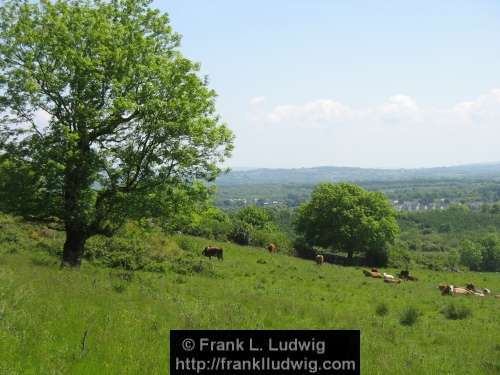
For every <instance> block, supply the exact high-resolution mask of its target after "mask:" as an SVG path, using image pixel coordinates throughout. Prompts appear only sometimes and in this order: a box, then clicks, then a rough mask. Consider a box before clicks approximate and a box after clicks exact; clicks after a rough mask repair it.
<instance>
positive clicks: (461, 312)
mask: <svg viewBox="0 0 500 375" xmlns="http://www.w3.org/2000/svg"><path fill="white" fill-rule="evenodd" d="M441 313H442V314H443V315H444V316H445V317H446V319H450V320H462V319H466V318H468V317H469V316H472V310H471V309H470V308H468V307H467V306H464V305H456V304H454V303H450V304H448V305H446V306H445V307H444V308H443V309H442V310H441Z"/></svg>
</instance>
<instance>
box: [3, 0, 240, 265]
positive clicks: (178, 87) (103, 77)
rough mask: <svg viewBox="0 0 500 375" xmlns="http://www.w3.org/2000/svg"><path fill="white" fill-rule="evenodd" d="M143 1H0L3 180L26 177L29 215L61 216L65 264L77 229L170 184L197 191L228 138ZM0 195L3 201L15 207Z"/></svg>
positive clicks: (157, 195)
mask: <svg viewBox="0 0 500 375" xmlns="http://www.w3.org/2000/svg"><path fill="white" fill-rule="evenodd" d="M149 5H150V1H149V0H111V1H101V0H72V1H62V0H58V1H47V0H41V1H39V2H26V1H21V0H8V1H5V2H4V3H3V5H2V7H1V8H0V111H1V112H2V113H3V119H2V127H1V129H0V168H3V169H6V170H9V171H10V174H9V173H6V174H4V177H3V178H4V179H9V176H14V177H15V176H16V174H17V175H19V174H21V175H22V176H24V177H23V178H24V179H25V180H26V181H31V184H30V186H29V188H30V189H34V188H35V192H34V194H31V192H30V193H29V194H25V196H26V197H28V196H32V197H33V198H31V199H28V200H27V201H25V202H24V203H26V204H27V203H29V201H31V203H30V204H32V206H33V207H34V208H36V209H37V210H38V211H40V210H41V209H40V204H39V201H38V202H37V201H36V200H37V199H38V200H40V199H41V200H42V201H44V202H45V203H46V204H45V205H43V204H42V207H43V206H45V207H46V209H45V210H41V211H43V212H37V214H46V215H48V214H51V215H54V214H56V215H59V216H61V218H62V219H63V220H64V222H65V227H66V233H67V239H66V243H65V245H64V254H63V261H64V263H67V264H70V265H79V263H80V259H81V256H82V253H83V249H84V243H85V240H86V239H87V238H88V237H90V236H92V235H94V234H111V233H112V232H113V231H114V230H116V228H118V227H119V226H120V225H121V224H122V223H123V222H124V220H125V219H126V218H127V217H130V216H141V215H153V214H155V213H158V212H161V211H162V210H161V208H162V207H165V206H167V207H169V209H171V207H172V202H171V199H170V198H171V197H172V196H179V195H182V194H179V191H184V192H185V193H184V195H185V194H191V193H192V194H194V195H199V190H200V186H199V185H197V184H196V181H197V180H209V181H211V180H213V179H214V178H215V177H216V176H217V175H218V174H219V173H220V172H221V168H220V166H219V165H220V163H221V162H222V161H223V160H224V159H225V158H227V157H228V156H229V155H230V153H231V150H232V147H233V135H232V133H231V131H230V130H229V129H228V128H227V127H226V126H225V125H224V123H222V122H221V120H220V118H219V116H218V114H217V113H216V109H215V97H216V94H215V92H214V91H213V90H211V89H210V88H209V87H208V82H207V79H206V78H205V77H202V76H201V75H200V73H199V65H198V64H196V63H193V62H192V61H190V60H189V59H188V58H186V57H184V56H183V55H182V54H181V52H180V51H179V42H180V36H179V35H178V34H176V33H175V32H173V30H172V27H171V25H170V23H169V18H168V16H167V15H166V14H161V13H160V12H159V11H158V10H155V9H152V8H150V7H149ZM40 119H45V121H40ZM7 182H8V181H7ZM7 185H9V186H12V185H10V184H8V183H6V182H5V181H3V182H2V181H1V180H0V187H2V186H7ZM11 189H12V187H11ZM190 192H191V193H190ZM20 194H21V195H22V193H20ZM8 195H10V196H12V197H13V198H12V199H13V202H12V203H13V204H12V205H10V206H12V207H10V208H11V209H18V210H21V211H23V210H22V209H21V208H22V207H24V208H25V210H26V205H24V206H23V204H22V203H23V201H19V199H17V203H16V202H14V201H16V198H15V197H14V196H15V194H14V195H12V194H10V193H9V194H8ZM34 200H35V201H34ZM49 203H50V204H49ZM7 206H9V205H7ZM34 208H33V210H35V209H34ZM177 209H182V207H177ZM27 210H28V211H29V210H32V209H30V208H28V209H27Z"/></svg>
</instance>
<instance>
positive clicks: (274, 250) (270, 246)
mask: <svg viewBox="0 0 500 375" xmlns="http://www.w3.org/2000/svg"><path fill="white" fill-rule="evenodd" d="M267 250H268V251H269V252H270V253H271V254H273V253H277V252H278V247H277V246H276V245H275V244H273V243H270V244H268V245H267Z"/></svg>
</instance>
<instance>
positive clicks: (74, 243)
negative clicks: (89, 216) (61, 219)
mask: <svg viewBox="0 0 500 375" xmlns="http://www.w3.org/2000/svg"><path fill="white" fill-rule="evenodd" d="M86 240H87V238H86V235H85V230H83V228H78V227H76V228H75V227H72V228H66V242H64V250H63V257H62V262H61V267H64V266H69V267H76V268H78V267H80V264H81V262H82V256H83V250H84V247H85V241H86Z"/></svg>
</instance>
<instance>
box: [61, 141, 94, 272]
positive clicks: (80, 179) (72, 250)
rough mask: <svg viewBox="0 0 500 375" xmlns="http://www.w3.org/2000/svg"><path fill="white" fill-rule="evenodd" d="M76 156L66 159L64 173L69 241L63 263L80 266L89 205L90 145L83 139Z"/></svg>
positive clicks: (65, 219)
mask: <svg viewBox="0 0 500 375" xmlns="http://www.w3.org/2000/svg"><path fill="white" fill-rule="evenodd" d="M82 143H83V145H80V148H79V150H78V152H76V153H75V154H76V155H75V157H74V158H73V159H69V160H68V161H67V163H66V171H65V175H64V224H65V227H66V242H65V243H64V248H63V257H62V262H61V267H63V266H70V267H80V264H81V261H82V256H83V252H84V247H85V241H86V240H87V238H88V230H89V223H88V215H87V213H88V205H89V203H90V202H89V201H90V198H89V197H88V196H86V192H85V191H86V190H87V189H88V187H89V185H90V182H89V160H88V159H89V155H88V152H89V149H88V147H87V146H86V145H85V143H84V142H83V141H82Z"/></svg>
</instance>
